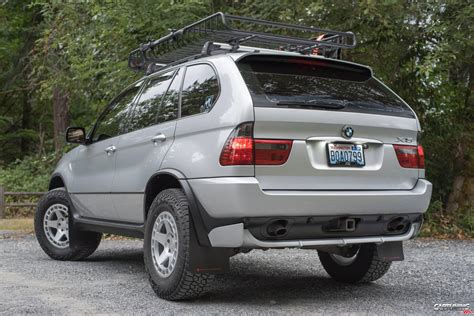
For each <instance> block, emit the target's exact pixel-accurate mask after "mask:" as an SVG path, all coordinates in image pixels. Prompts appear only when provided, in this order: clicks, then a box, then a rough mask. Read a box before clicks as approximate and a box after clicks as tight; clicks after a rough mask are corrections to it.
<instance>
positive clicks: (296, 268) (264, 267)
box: [0, 235, 474, 315]
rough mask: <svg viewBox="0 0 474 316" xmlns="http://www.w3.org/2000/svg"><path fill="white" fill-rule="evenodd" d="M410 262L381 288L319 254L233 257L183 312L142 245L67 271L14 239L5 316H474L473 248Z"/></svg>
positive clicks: (411, 246)
mask: <svg viewBox="0 0 474 316" xmlns="http://www.w3.org/2000/svg"><path fill="white" fill-rule="evenodd" d="M405 257H406V259H405V261H404V262H397V263H394V264H393V265H392V268H391V270H390V271H389V272H388V274H387V275H386V276H385V277H384V278H382V279H381V280H379V281H377V282H375V283H373V284H369V285H344V284H339V283H336V282H334V281H332V280H331V279H330V278H329V277H328V276H327V274H326V273H325V272H324V270H323V268H322V266H321V264H320V263H319V260H318V256H317V253H316V251H311V250H296V249H291V250H288V249H287V250H269V251H260V250H255V251H252V252H251V253H249V254H245V255H244V254H240V255H237V256H235V257H233V258H232V259H231V271H230V272H229V273H228V274H226V275H221V276H218V277H217V279H216V281H215V283H214V286H213V288H212V291H211V292H210V293H209V294H208V295H207V296H205V297H203V298H201V299H200V300H195V301H191V302H179V303H175V302H167V301H164V300H161V299H159V298H157V297H156V296H155V294H154V292H153V291H152V290H151V287H150V286H149V284H148V280H147V276H146V275H145V269H144V266H143V253H142V242H141V241H139V240H125V241H112V240H107V241H103V242H102V244H101V246H100V247H99V249H98V250H97V252H96V253H95V254H94V255H92V256H91V257H90V258H89V259H87V260H86V261H82V262H59V261H53V260H51V259H49V257H47V256H46V255H45V254H44V253H43V252H42V251H41V249H40V247H39V246H38V244H37V242H36V240H35V239H34V237H33V236H31V235H28V236H24V237H21V238H18V237H17V238H6V239H2V240H0V313H4V314H9V315H10V314H18V313H41V314H45V313H48V314H50V313H56V314H57V313H61V314H65V313H71V312H72V313H119V314H129V313H140V314H152V313H166V314H181V313H187V314H195V313H198V314H209V313H213V314H215V313H232V314H234V313H245V314H256V313H265V314H267V313H270V314H279V313H291V314H302V313H307V314H308V313H310V314H317V313H319V314H327V313H331V314H336V313H338V314H339V313H348V312H352V313H369V312H370V313H376V314H387V313H389V314H393V313H395V314H406V313H421V314H432V313H433V305H434V304H436V303H470V304H471V305H470V306H471V309H474V308H473V307H474V290H473V285H474V242H473V241H427V240H416V241H409V242H407V243H405ZM454 314H458V315H462V312H460V311H458V312H454Z"/></svg>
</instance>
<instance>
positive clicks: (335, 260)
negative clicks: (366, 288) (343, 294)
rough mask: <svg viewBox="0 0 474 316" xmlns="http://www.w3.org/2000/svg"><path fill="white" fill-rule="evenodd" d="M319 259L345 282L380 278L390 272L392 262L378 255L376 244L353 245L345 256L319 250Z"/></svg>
mask: <svg viewBox="0 0 474 316" xmlns="http://www.w3.org/2000/svg"><path fill="white" fill-rule="evenodd" d="M318 255H319V260H320V261H321V264H322V265H323V267H324V269H325V270H326V272H327V273H328V274H329V275H330V276H331V277H332V278H333V279H335V280H337V281H340V282H345V283H366V282H371V281H375V280H378V279H380V278H381V277H382V276H384V275H385V273H387V272H388V270H389V268H390V265H391V264H392V263H391V262H385V261H381V260H380V259H379V258H378V257H377V248H376V246H375V244H361V245H357V246H352V248H351V249H350V251H348V252H347V253H346V254H345V255H344V256H343V255H337V254H333V253H329V252H324V251H319V250H318Z"/></svg>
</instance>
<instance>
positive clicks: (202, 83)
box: [181, 64, 219, 117]
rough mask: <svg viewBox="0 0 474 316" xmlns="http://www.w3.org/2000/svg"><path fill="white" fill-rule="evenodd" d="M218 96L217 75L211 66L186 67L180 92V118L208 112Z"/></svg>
mask: <svg viewBox="0 0 474 316" xmlns="http://www.w3.org/2000/svg"><path fill="white" fill-rule="evenodd" d="M218 95H219V84H218V81H217V75H216V73H215V72H214V69H213V68H212V67H211V66H209V65H205V64H199V65H194V66H189V67H187V69H186V75H185V76H184V83H183V90H182V92H181V117H185V116H189V115H194V114H198V113H204V112H209V111H210V110H211V109H212V107H213V106H214V102H215V101H216V99H217V96H218Z"/></svg>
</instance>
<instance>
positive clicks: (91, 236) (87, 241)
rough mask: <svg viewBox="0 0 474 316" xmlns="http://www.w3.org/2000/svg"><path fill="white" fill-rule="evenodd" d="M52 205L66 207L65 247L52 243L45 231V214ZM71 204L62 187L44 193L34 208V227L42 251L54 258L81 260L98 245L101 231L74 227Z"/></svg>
mask: <svg viewBox="0 0 474 316" xmlns="http://www.w3.org/2000/svg"><path fill="white" fill-rule="evenodd" d="M53 205H62V206H64V207H65V208H64V209H65V210H66V209H67V221H68V226H67V229H68V230H69V237H68V239H69V242H68V245H67V246H66V247H62V248H61V247H58V246H57V245H55V244H53V243H52V242H51V241H50V240H49V239H48V237H47V236H46V232H45V228H44V225H45V215H46V212H47V211H48V209H49V208H50V207H52V206H53ZM71 210H72V204H71V201H70V199H69V196H68V194H67V192H66V190H64V189H62V188H61V189H55V190H51V191H49V192H48V193H46V194H45V195H44V196H43V197H42V198H41V199H40V200H39V202H38V206H37V208H36V213H35V218H34V227H35V234H36V239H37V240H38V243H39V244H40V246H41V248H42V249H43V251H44V252H45V253H46V254H47V255H48V256H50V257H51V258H53V259H55V260H62V261H65V260H82V259H84V258H87V257H88V256H90V255H91V254H92V253H94V251H95V250H96V249H97V247H99V244H100V240H101V238H102V234H101V233H96V232H86V231H79V230H77V229H76V228H75V227H74V221H73V216H72V213H71Z"/></svg>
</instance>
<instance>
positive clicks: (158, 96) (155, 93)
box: [128, 72, 173, 132]
mask: <svg viewBox="0 0 474 316" xmlns="http://www.w3.org/2000/svg"><path fill="white" fill-rule="evenodd" d="M172 79H173V72H169V73H166V74H163V75H161V76H159V77H155V78H152V79H151V80H150V81H149V82H148V83H147V85H146V87H145V88H144V89H143V92H142V94H141V95H140V99H139V101H138V102H137V104H136V105H135V108H134V109H133V114H132V116H131V118H130V123H129V129H128V131H129V132H130V131H134V130H138V129H141V128H145V127H148V126H151V125H153V124H156V122H157V119H158V111H159V109H160V104H161V101H162V99H163V95H164V94H165V93H166V90H168V87H169V85H170V83H171V80H172Z"/></svg>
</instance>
